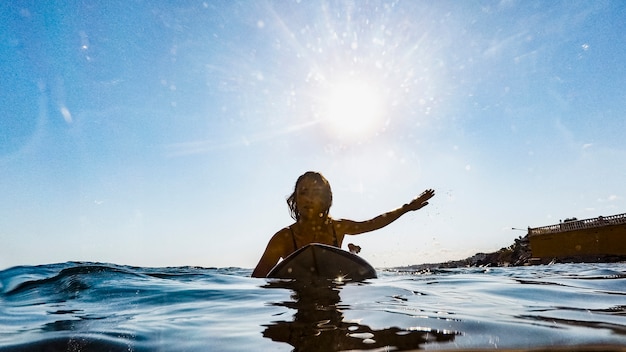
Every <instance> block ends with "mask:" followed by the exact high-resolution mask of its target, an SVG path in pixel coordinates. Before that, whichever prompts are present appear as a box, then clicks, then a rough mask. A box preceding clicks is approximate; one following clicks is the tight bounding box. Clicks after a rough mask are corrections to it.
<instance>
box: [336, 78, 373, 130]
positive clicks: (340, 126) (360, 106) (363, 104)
mask: <svg viewBox="0 0 626 352" xmlns="http://www.w3.org/2000/svg"><path fill="white" fill-rule="evenodd" d="M328 94H329V95H328V104H327V110H326V114H325V116H324V123H325V124H326V126H327V127H328V129H329V131H330V132H331V133H333V134H335V135H337V136H340V137H344V138H354V139H358V138H364V137H369V136H371V135H372V134H374V133H376V132H377V131H379V130H380V129H381V128H382V126H383V101H384V97H383V96H382V94H381V92H380V91H379V89H377V88H376V86H374V85H373V84H372V83H371V82H367V81H365V80H358V79H344V80H341V81H338V82H336V83H333V84H331V85H329V93H328Z"/></svg>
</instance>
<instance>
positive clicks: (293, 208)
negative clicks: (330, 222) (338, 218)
mask: <svg viewBox="0 0 626 352" xmlns="http://www.w3.org/2000/svg"><path fill="white" fill-rule="evenodd" d="M305 178H311V179H313V180H314V181H317V182H319V183H321V184H322V185H324V186H325V187H326V190H327V192H326V194H327V195H328V199H326V201H327V206H326V207H325V208H326V209H325V210H324V213H323V217H327V216H328V212H329V211H330V206H331V205H332V204H333V192H332V190H331V189H330V183H329V182H328V180H327V179H326V177H324V176H323V175H322V174H320V173H319V172H315V171H307V172H305V173H303V174H302V175H300V177H298V180H297V181H296V185H295V186H294V188H293V193H292V194H291V195H290V196H289V197H288V198H287V205H288V206H289V214H290V215H291V217H292V218H293V219H294V220H296V221H298V220H300V213H298V206H297V203H296V192H297V191H298V185H299V184H300V182H301V181H302V180H304V179H305Z"/></svg>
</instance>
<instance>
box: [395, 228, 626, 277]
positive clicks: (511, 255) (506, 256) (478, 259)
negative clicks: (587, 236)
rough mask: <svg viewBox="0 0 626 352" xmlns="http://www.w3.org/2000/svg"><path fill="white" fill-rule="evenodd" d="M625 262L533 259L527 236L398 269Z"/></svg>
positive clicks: (622, 258) (606, 258)
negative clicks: (492, 249)
mask: <svg viewBox="0 0 626 352" xmlns="http://www.w3.org/2000/svg"><path fill="white" fill-rule="evenodd" d="M622 261H626V256H615V255H594V256H578V257H567V258H533V256H532V252H531V250H530V242H529V240H528V235H526V236H524V237H522V236H520V237H518V238H516V239H515V240H514V243H513V244H512V245H510V246H508V247H505V248H501V249H500V250H498V251H495V252H491V253H476V254H475V255H473V256H471V257H469V258H465V259H461V260H453V261H449V262H445V263H433V264H419V265H411V266H408V267H402V268H398V269H409V270H428V269H446V268H464V267H507V266H526V265H541V264H554V263H615V262H622Z"/></svg>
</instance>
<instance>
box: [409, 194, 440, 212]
mask: <svg viewBox="0 0 626 352" xmlns="http://www.w3.org/2000/svg"><path fill="white" fill-rule="evenodd" d="M434 196H435V191H434V190H432V189H427V190H425V191H424V192H422V194H420V195H419V196H417V197H416V198H415V199H413V200H412V201H410V202H409V203H407V204H405V205H404V206H403V207H402V208H404V209H406V210H407V211H410V210H418V209H421V208H423V207H425V206H427V205H428V200H429V199H430V198H432V197H434Z"/></svg>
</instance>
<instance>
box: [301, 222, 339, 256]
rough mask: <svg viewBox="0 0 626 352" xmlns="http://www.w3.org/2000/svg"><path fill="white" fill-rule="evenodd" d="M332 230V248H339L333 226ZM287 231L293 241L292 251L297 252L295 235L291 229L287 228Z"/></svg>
mask: <svg viewBox="0 0 626 352" xmlns="http://www.w3.org/2000/svg"><path fill="white" fill-rule="evenodd" d="M332 228H333V246H335V247H337V248H339V241H337V232H335V226H332ZM289 231H291V239H292V240H293V251H294V252H295V251H297V250H298V244H297V243H296V235H295V234H294V233H293V229H292V228H291V226H289Z"/></svg>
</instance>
